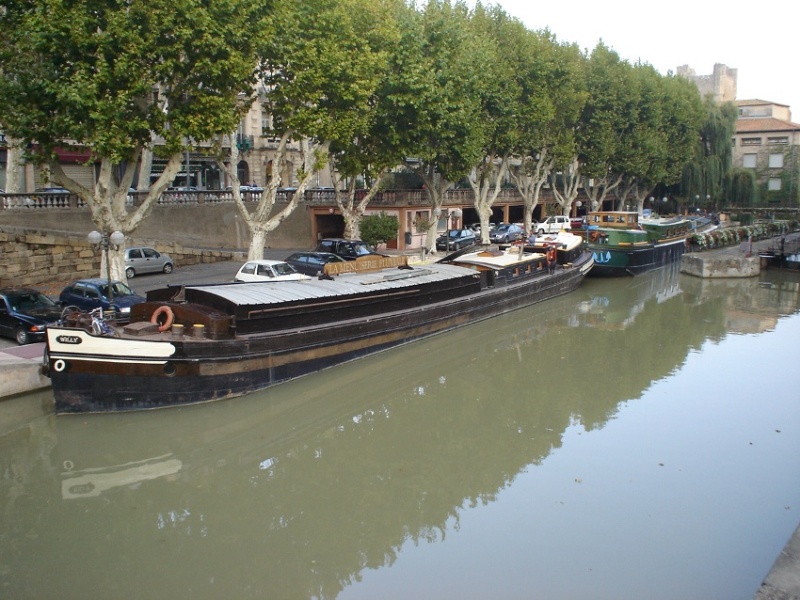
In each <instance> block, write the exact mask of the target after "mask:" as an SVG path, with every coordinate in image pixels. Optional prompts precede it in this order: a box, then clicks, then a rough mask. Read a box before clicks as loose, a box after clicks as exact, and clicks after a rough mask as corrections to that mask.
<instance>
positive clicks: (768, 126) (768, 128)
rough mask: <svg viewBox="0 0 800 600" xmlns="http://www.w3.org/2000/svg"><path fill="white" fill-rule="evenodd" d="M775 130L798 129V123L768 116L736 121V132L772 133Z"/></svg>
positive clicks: (799, 128) (799, 127)
mask: <svg viewBox="0 0 800 600" xmlns="http://www.w3.org/2000/svg"><path fill="white" fill-rule="evenodd" d="M776 131H787V132H788V131H800V125H798V124H797V123H792V122H791V121H781V120H780V119H773V118H771V117H769V118H760V119H759V118H747V117H745V118H742V119H738V120H737V121H736V133H759V132H764V133H773V132H776Z"/></svg>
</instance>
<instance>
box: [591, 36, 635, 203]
mask: <svg viewBox="0 0 800 600" xmlns="http://www.w3.org/2000/svg"><path fill="white" fill-rule="evenodd" d="M586 86H587V93H588V98H587V101H586V104H585V105H584V108H583V114H582V116H581V127H580V130H579V136H578V137H579V146H580V164H581V171H582V179H583V181H582V184H583V188H584V190H585V192H586V194H587V195H588V196H589V201H590V204H591V206H590V209H591V210H598V209H599V208H601V207H602V205H603V202H604V200H605V199H606V197H607V195H608V194H610V193H611V192H613V191H615V190H616V189H617V188H618V187H619V185H620V184H621V183H622V181H623V177H624V172H622V171H621V170H620V165H619V161H620V158H621V148H622V146H623V144H624V143H625V142H624V137H625V136H626V135H628V134H629V133H630V130H631V129H632V127H633V125H634V124H635V122H636V107H637V92H636V85H635V80H634V78H633V69H632V67H631V65H630V63H628V62H627V61H624V60H622V59H620V57H619V55H618V54H617V53H616V52H615V51H614V50H612V49H610V48H608V47H607V46H606V45H605V44H604V43H603V42H602V41H601V42H600V43H598V44H597V46H595V48H594V49H593V50H592V52H591V54H590V56H589V60H588V62H587V71H586Z"/></svg>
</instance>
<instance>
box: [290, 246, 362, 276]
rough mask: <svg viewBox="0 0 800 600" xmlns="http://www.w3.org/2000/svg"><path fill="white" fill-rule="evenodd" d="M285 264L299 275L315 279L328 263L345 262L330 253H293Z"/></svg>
mask: <svg viewBox="0 0 800 600" xmlns="http://www.w3.org/2000/svg"><path fill="white" fill-rule="evenodd" d="M286 262H287V263H289V264H290V265H292V266H293V267H294V268H295V270H296V271H298V272H299V273H303V274H304V275H310V276H311V277H315V276H316V275H317V274H319V273H321V272H322V271H323V270H324V269H325V265H327V264H328V263H337V262H347V261H346V260H345V259H343V258H342V257H341V256H337V255H335V254H332V253H331V252H295V253H294V254H292V255H291V256H289V257H287V259H286Z"/></svg>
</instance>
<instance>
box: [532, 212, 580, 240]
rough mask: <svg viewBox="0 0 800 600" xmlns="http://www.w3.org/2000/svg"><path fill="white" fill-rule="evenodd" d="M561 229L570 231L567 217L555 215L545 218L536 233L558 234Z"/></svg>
mask: <svg viewBox="0 0 800 600" xmlns="http://www.w3.org/2000/svg"><path fill="white" fill-rule="evenodd" d="M562 229H565V230H567V231H570V230H571V229H572V226H571V225H570V222H569V217H565V216H563V215H556V216H554V217H547V218H546V219H545V220H544V221H542V222H541V223H539V225H538V229H537V230H536V231H538V232H539V233H540V234H542V235H544V234H545V233H558V232H559V231H561V230H562Z"/></svg>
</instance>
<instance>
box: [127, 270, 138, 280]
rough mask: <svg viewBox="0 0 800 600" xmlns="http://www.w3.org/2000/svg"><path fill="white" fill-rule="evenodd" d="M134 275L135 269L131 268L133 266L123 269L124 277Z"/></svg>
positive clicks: (129, 277) (132, 276) (131, 277)
mask: <svg viewBox="0 0 800 600" xmlns="http://www.w3.org/2000/svg"><path fill="white" fill-rule="evenodd" d="M135 276H136V271H134V270H133V267H128V268H127V269H125V277H127V278H128V279H133V278H134V277H135Z"/></svg>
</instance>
